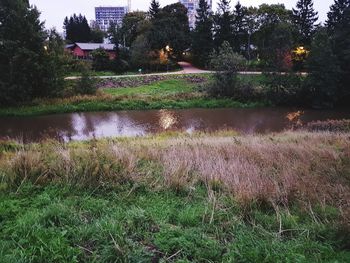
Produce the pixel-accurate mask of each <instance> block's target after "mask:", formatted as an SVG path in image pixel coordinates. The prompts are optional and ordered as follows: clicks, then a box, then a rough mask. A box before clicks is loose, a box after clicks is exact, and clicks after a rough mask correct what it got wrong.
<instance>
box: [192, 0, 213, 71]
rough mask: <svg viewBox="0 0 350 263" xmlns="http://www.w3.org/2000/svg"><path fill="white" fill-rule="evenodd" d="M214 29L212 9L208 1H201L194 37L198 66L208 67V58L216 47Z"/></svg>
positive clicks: (195, 58)
mask: <svg viewBox="0 0 350 263" xmlns="http://www.w3.org/2000/svg"><path fill="white" fill-rule="evenodd" d="M212 29H213V20H212V12H211V11H210V7H209V5H208V4H207V1H206V0H200V1H199V8H198V9H197V15H196V27H195V29H194V31H193V35H192V37H193V38H192V39H193V41H192V53H193V60H194V63H195V64H196V65H198V66H201V67H205V66H207V62H208V57H209V55H210V53H211V52H212V50H213V47H214V43H213V33H212Z"/></svg>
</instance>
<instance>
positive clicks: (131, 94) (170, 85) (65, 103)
mask: <svg viewBox="0 0 350 263" xmlns="http://www.w3.org/2000/svg"><path fill="white" fill-rule="evenodd" d="M266 105H267V104H266V103H263V102H259V103H258V102H251V103H241V102H238V101H234V100H232V99H216V98H209V97H207V96H205V94H204V93H202V92H199V91H198V88H197V87H196V86H195V85H194V84H191V83H188V82H186V81H185V80H183V79H169V80H164V81H160V82H157V83H153V84H150V85H146V86H141V87H130V88H116V89H113V88H108V89H103V90H102V93H100V94H99V95H97V96H80V97H79V96H77V97H73V98H66V99H61V100H47V101H39V102H37V103H36V104H34V105H31V106H22V107H15V108H2V109H0V116H34V115H45V114H58V113H70V112H88V111H115V110H150V109H189V108H252V107H260V106H266Z"/></svg>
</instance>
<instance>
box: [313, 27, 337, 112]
mask: <svg viewBox="0 0 350 263" xmlns="http://www.w3.org/2000/svg"><path fill="white" fill-rule="evenodd" d="M308 68H309V73H310V74H309V76H308V82H309V83H310V84H309V89H310V92H311V97H312V98H313V104H314V106H317V107H333V106H334V104H335V103H336V102H337V100H338V99H339V98H340V97H339V95H340V94H339V93H338V91H337V89H338V83H339V76H340V67H339V63H338V59H337V57H336V55H335V54H334V52H333V49H332V43H331V41H330V38H329V36H328V34H327V31H326V30H325V29H321V30H319V32H317V33H316V35H315V38H314V40H313V41H312V45H311V52H310V56H309V58H308Z"/></svg>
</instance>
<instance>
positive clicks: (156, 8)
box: [148, 0, 160, 19]
mask: <svg viewBox="0 0 350 263" xmlns="http://www.w3.org/2000/svg"><path fill="white" fill-rule="evenodd" d="M159 12H160V4H159V2H158V1H157V0H152V2H151V6H150V8H149V11H148V13H149V16H150V18H151V19H155V18H157V16H158V14H159Z"/></svg>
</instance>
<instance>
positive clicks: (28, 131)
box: [0, 108, 350, 142]
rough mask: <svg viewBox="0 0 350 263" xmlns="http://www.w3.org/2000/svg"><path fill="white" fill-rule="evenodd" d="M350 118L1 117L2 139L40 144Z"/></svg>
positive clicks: (254, 112) (278, 112)
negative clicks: (46, 139) (46, 141)
mask: <svg viewBox="0 0 350 263" xmlns="http://www.w3.org/2000/svg"><path fill="white" fill-rule="evenodd" d="M344 118H348V119H349V118H350V112H349V111H313V110H305V111H302V110H293V109H285V108H259V109H189V110H150V111H120V112H90V113H72V114H62V115H49V116H39V117H26V118H17V117H6V118H5V117H0V139H6V138H10V139H19V140H24V141H26V142H27V141H39V140H42V139H45V138H55V139H59V140H64V141H69V140H85V139H91V138H102V137H111V136H143V135H146V134H149V133H157V132H162V131H167V130H179V131H187V132H190V133H191V132H194V131H215V130H219V129H235V130H238V131H239V132H241V133H267V132H274V131H281V130H283V129H286V128H290V127H294V126H296V125H301V124H302V123H303V124H304V123H308V122H310V121H316V120H327V119H335V120H336V119H344Z"/></svg>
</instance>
